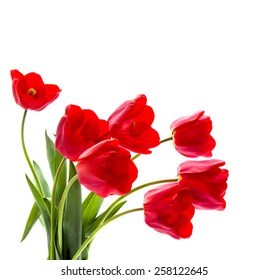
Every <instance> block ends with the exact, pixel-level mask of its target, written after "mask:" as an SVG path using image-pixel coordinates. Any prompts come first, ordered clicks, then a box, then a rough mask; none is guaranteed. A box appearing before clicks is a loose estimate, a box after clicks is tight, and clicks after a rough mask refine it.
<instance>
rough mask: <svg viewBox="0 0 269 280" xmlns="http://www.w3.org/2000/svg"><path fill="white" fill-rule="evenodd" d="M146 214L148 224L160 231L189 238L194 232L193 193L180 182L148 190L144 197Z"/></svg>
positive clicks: (177, 236) (177, 237) (176, 236)
mask: <svg viewBox="0 0 269 280" xmlns="http://www.w3.org/2000/svg"><path fill="white" fill-rule="evenodd" d="M144 214H145V222H146V224H147V225H148V226H150V227H152V228H153V229H155V230H156V231H158V232H161V233H165V234H168V235H170V236H172V237H174V238H176V239H180V238H188V237H190V236H191V234H192V223H191V221H190V220H191V219H192V217H193V215H194V207H193V205H192V195H191V192H190V190H189V189H186V188H181V187H180V186H179V184H178V182H176V183H168V184H165V185H162V186H160V187H157V188H155V189H152V190H150V191H148V192H147V193H146V194H145V199H144Z"/></svg>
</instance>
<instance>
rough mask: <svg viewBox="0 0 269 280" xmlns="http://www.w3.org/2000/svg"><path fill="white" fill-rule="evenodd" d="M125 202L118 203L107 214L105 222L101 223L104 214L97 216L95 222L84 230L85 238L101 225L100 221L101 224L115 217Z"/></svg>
mask: <svg viewBox="0 0 269 280" xmlns="http://www.w3.org/2000/svg"><path fill="white" fill-rule="evenodd" d="M126 202H127V201H126V200H125V201H122V202H120V203H118V204H117V205H116V206H115V207H114V208H113V209H112V210H111V211H110V213H109V214H108V216H107V217H106V218H105V220H104V221H103V218H104V216H105V215H106V212H103V213H102V214H101V215H99V216H98V217H97V218H96V219H95V221H94V222H93V223H92V224H90V225H88V226H87V227H86V228H85V236H86V237H87V236H89V235H90V234H91V233H92V232H93V231H94V230H95V229H96V228H97V227H98V226H99V225H100V223H101V221H103V222H102V223H104V222H105V221H107V220H109V219H110V218H112V217H113V216H115V215H116V214H117V213H118V211H119V210H120V209H121V208H122V206H123V205H124V204H125V203H126Z"/></svg>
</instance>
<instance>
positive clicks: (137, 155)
mask: <svg viewBox="0 0 269 280" xmlns="http://www.w3.org/2000/svg"><path fill="white" fill-rule="evenodd" d="M171 140H173V137H172V136H170V137H168V138H165V139H162V140H161V141H160V144H162V143H164V142H168V141H171ZM139 156H141V154H136V155H134V156H133V157H132V160H135V159H136V158H138V157H139Z"/></svg>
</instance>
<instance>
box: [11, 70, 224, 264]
mask: <svg viewBox="0 0 269 280" xmlns="http://www.w3.org/2000/svg"><path fill="white" fill-rule="evenodd" d="M11 78H12V91H13V95H14V99H15V101H16V103H17V104H18V105H20V106H21V107H22V108H23V109H24V110H25V111H24V114H23V119H22V125H21V142H22V149H23V152H24V155H25V158H26V161H27V163H28V165H29V168H30V171H31V176H28V175H26V181H27V183H28V186H29V188H30V191H31V192H32V194H33V198H34V203H33V206H32V208H31V211H30V214H29V217H28V219H27V222H26V226H25V230H24V232H23V237H22V240H23V239H25V238H26V237H27V235H28V233H29V232H30V230H31V229H32V227H33V226H34V225H35V223H36V222H40V223H41V224H42V225H43V227H44V229H45V232H46V235H47V243H48V259H50V260H63V259H65V260H66V259H68V260H71V259H72V260H77V259H88V253H89V249H90V245H91V243H92V242H93V239H94V237H95V236H96V234H97V233H98V232H99V231H100V229H102V228H103V227H104V226H105V225H107V224H108V223H110V222H112V221H113V220H115V219H118V218H120V217H121V216H124V215H128V214H130V213H133V212H136V211H143V212H144V221H145V223H146V224H147V225H148V226H149V227H151V228H153V229H155V230H156V231H158V232H160V233H164V234H168V235H170V236H171V237H173V238H175V239H180V238H188V237H190V236H191V234H192V229H193V225H192V223H191V219H192V217H193V215H194V213H195V209H203V210H212V209H213V210H214V209H215V210H223V209H225V206H226V203H225V200H224V195H225V192H226V189H227V179H228V170H227V169H224V168H222V167H223V165H224V164H225V162H224V161H222V160H217V159H202V160H201V159H199V160H197V159H196V160H193V158H197V157H205V158H210V157H212V150H213V149H214V147H215V145H216V142H215V140H214V138H213V137H212V136H211V135H210V133H211V130H212V121H211V119H210V117H209V116H206V115H205V114H204V111H199V112H196V113H194V114H193V115H190V116H185V117H181V118H178V119H177V120H175V121H174V122H173V123H172V124H171V125H170V131H171V134H170V136H169V137H168V138H166V139H163V140H160V137H159V133H158V132H157V131H156V130H155V129H154V128H153V127H152V123H153V121H154V111H153V109H152V108H151V107H150V106H149V105H147V98H146V96H145V95H142V94H141V95H138V96H137V97H135V98H134V99H132V100H127V101H125V102H124V103H122V104H121V105H120V106H119V107H118V108H117V109H116V110H115V111H114V112H113V113H112V114H111V115H110V117H109V118H108V119H107V120H103V119H99V118H98V116H97V115H96V113H95V112H94V111H92V110H90V109H82V108H81V107H79V106H77V105H73V104H71V105H68V106H67V107H66V108H65V113H64V115H63V117H62V118H61V119H60V120H59V123H58V127H57V130H56V132H55V135H54V136H53V139H52V137H49V135H48V134H47V133H46V134H45V138H46V149H47V159H48V164H49V167H50V170H51V175H52V179H53V185H52V186H49V184H48V180H46V178H45V176H44V173H43V172H42V170H41V167H40V166H39V165H38V164H37V163H36V162H35V161H33V160H31V159H30V157H29V155H28V152H27V147H26V143H25V137H24V127H25V120H26V115H27V113H28V111H29V110H35V111H41V110H43V109H44V108H46V106H47V105H49V104H50V103H52V102H53V101H54V100H55V99H56V98H57V97H58V96H59V94H60V92H61V89H60V88H59V87H58V86H57V85H53V84H44V82H43V80H42V78H41V76H40V75H39V74H37V73H34V72H31V73H28V74H26V75H23V74H22V73H20V72H19V71H18V70H12V71H11ZM167 141H171V149H175V152H178V153H180V154H181V155H183V156H185V157H187V158H192V160H191V159H189V160H186V161H184V162H182V163H181V164H179V166H178V167H177V173H176V172H175V178H169V179H160V180H158V181H152V182H147V183H145V184H142V185H139V186H133V185H134V182H135V180H136V179H137V177H138V174H139V172H138V168H137V166H136V164H135V159H136V158H137V157H139V156H140V155H142V154H150V153H151V150H152V149H155V148H157V147H158V146H159V145H161V144H162V143H164V142H167ZM82 187H85V188H87V189H88V194H87V195H86V196H85V197H83V195H82V190H81V188H82ZM149 187H150V189H149V190H148V191H147V192H146V193H145V196H144V201H143V202H141V207H140V208H135V209H129V210H124V211H123V210H122V208H123V206H124V205H125V204H126V202H127V199H128V197H129V196H130V195H131V194H133V193H134V192H137V191H139V190H141V189H144V188H149ZM112 195H114V196H115V200H114V201H113V203H111V205H109V207H107V209H106V210H104V211H102V212H101V210H100V209H101V205H102V203H103V201H104V199H105V198H106V197H108V196H112Z"/></svg>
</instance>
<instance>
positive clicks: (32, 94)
mask: <svg viewBox="0 0 269 280" xmlns="http://www.w3.org/2000/svg"><path fill="white" fill-rule="evenodd" d="M28 93H29V94H30V95H31V96H35V95H36V90H35V89H33V88H30V89H29V90H28Z"/></svg>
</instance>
